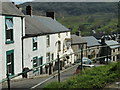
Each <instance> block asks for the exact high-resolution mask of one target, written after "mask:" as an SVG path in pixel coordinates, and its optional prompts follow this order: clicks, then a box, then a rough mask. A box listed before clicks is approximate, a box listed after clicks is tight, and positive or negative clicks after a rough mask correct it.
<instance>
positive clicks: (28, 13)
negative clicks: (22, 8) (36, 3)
mask: <svg viewBox="0 0 120 90" xmlns="http://www.w3.org/2000/svg"><path fill="white" fill-rule="evenodd" d="M26 14H27V15H30V16H31V15H32V7H31V6H30V5H28V6H27V7H26Z"/></svg>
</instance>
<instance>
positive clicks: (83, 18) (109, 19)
mask: <svg viewBox="0 0 120 90" xmlns="http://www.w3.org/2000/svg"><path fill="white" fill-rule="evenodd" d="M57 20H58V21H59V22H60V23H62V24H63V25H65V26H66V27H68V28H71V29H72V33H74V32H76V31H78V30H80V31H81V34H82V35H92V34H93V32H92V30H94V31H95V32H96V33H105V34H111V33H113V32H117V24H118V18H117V15H116V14H113V13H96V14H89V15H88V14H87V15H80V16H68V17H62V18H57Z"/></svg>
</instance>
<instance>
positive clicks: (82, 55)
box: [81, 45, 83, 71]
mask: <svg viewBox="0 0 120 90" xmlns="http://www.w3.org/2000/svg"><path fill="white" fill-rule="evenodd" d="M82 58H83V45H81V71H82Z"/></svg>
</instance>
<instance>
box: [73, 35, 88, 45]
mask: <svg viewBox="0 0 120 90" xmlns="http://www.w3.org/2000/svg"><path fill="white" fill-rule="evenodd" d="M71 38H72V45H76V44H85V43H87V42H86V41H85V40H84V39H83V38H82V37H80V36H77V35H71Z"/></svg>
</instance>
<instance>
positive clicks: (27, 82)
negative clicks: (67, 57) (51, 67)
mask: <svg viewBox="0 0 120 90" xmlns="http://www.w3.org/2000/svg"><path fill="white" fill-rule="evenodd" d="M76 67H77V66H75V67H73V68H71V69H69V70H67V71H65V72H63V73H61V75H60V76H61V78H60V79H61V81H64V80H66V79H68V78H69V77H71V76H73V75H74V72H75V70H76ZM51 77H52V76H45V77H36V78H31V79H30V78H29V79H22V80H18V81H14V80H13V81H11V84H10V86H11V88H22V89H31V88H33V89H34V88H43V87H44V85H46V84H48V83H50V82H53V81H58V80H57V76H56V77H54V78H52V79H50V80H49V81H47V82H45V83H43V84H41V82H43V81H44V80H46V79H48V78H51ZM38 84H39V86H37V87H36V85H38ZM2 88H7V83H3V85H2Z"/></svg>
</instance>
